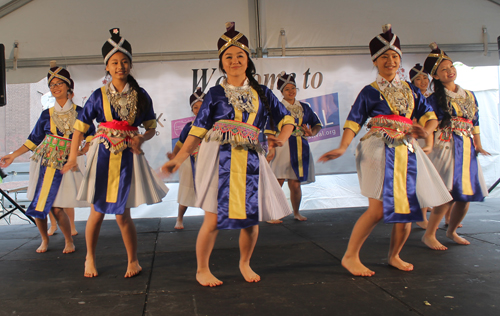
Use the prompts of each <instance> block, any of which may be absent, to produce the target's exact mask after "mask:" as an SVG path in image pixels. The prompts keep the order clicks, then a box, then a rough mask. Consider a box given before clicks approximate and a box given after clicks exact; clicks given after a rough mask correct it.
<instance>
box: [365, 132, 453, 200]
mask: <svg viewBox="0 0 500 316" xmlns="http://www.w3.org/2000/svg"><path fill="white" fill-rule="evenodd" d="M412 144H413V147H414V148H415V155H416V158H417V183H416V193H417V199H418V202H419V204H420V207H421V208H424V207H433V206H439V205H442V204H444V203H447V202H449V201H451V200H452V197H451V195H450V193H449V192H448V191H449V190H448V189H447V188H446V186H445V185H444V183H443V181H441V178H440V177H439V173H438V172H437V171H436V168H434V165H433V164H432V162H431V161H430V159H429V158H428V157H427V155H426V154H425V153H424V151H423V150H422V148H420V146H419V145H418V143H417V142H416V141H415V140H413V141H412ZM356 169H357V170H358V178H359V185H360V187H361V194H362V195H364V196H366V197H368V198H372V199H376V200H379V201H382V200H383V197H382V191H383V188H384V177H385V143H384V141H383V140H381V139H380V138H378V137H376V136H372V137H370V138H368V139H366V140H364V141H361V142H360V143H359V144H358V147H357V148H356Z"/></svg>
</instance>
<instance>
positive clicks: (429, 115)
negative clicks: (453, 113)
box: [418, 111, 437, 127]
mask: <svg viewBox="0 0 500 316" xmlns="http://www.w3.org/2000/svg"><path fill="white" fill-rule="evenodd" d="M430 120H437V116H436V113H434V111H431V112H426V113H425V114H424V115H422V116H421V117H420V119H419V120H418V124H420V125H422V126H424V127H425V124H427V121H430Z"/></svg>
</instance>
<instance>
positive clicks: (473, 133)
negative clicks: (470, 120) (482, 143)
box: [472, 126, 479, 135]
mask: <svg viewBox="0 0 500 316" xmlns="http://www.w3.org/2000/svg"><path fill="white" fill-rule="evenodd" d="M477 134H479V126H474V129H473V130H472V135H477Z"/></svg>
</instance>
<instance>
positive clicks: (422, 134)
mask: <svg viewBox="0 0 500 316" xmlns="http://www.w3.org/2000/svg"><path fill="white" fill-rule="evenodd" d="M411 136H413V138H427V137H428V136H429V133H428V132H427V130H426V129H425V128H424V127H422V125H420V124H416V123H414V124H413V126H412V128H411Z"/></svg>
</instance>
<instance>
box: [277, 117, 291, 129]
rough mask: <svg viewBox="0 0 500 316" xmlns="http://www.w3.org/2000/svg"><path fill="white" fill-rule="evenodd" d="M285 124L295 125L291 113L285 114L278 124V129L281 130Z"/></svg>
mask: <svg viewBox="0 0 500 316" xmlns="http://www.w3.org/2000/svg"><path fill="white" fill-rule="evenodd" d="M285 125H295V119H294V118H293V117H292V116H290V115H285V117H283V119H282V120H281V121H280V122H279V124H278V130H279V131H281V129H282V128H283V126H285Z"/></svg>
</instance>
